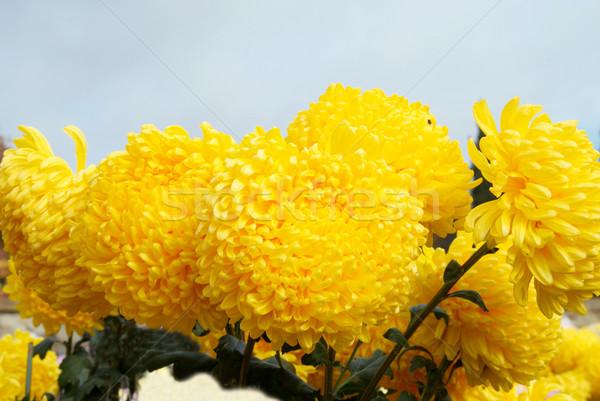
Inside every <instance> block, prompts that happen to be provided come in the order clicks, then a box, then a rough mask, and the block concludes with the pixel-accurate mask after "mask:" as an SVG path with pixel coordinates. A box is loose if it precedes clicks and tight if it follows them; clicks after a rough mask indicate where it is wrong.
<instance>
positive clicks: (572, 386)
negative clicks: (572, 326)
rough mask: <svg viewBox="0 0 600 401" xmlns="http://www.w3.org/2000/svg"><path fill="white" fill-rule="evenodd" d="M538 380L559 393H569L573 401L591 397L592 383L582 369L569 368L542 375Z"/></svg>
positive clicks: (585, 399)
mask: <svg viewBox="0 0 600 401" xmlns="http://www.w3.org/2000/svg"><path fill="white" fill-rule="evenodd" d="M561 347H562V345H561ZM538 381H539V382H543V383H546V384H548V385H553V386H555V387H556V388H557V389H558V390H559V391H560V392H561V393H564V394H568V395H570V396H571V397H573V399H574V400H575V401H588V400H590V399H592V398H591V397H592V384H591V383H590V381H589V380H588V377H587V375H586V374H585V372H584V371H582V370H579V369H578V370H570V371H567V372H564V373H560V374H556V375H554V374H553V375H550V376H546V377H542V378H541V379H538Z"/></svg>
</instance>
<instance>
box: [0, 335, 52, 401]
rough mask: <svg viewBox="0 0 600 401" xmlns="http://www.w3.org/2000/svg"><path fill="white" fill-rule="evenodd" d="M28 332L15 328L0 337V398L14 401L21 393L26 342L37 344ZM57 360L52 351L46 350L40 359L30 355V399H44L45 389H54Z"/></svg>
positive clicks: (25, 366)
mask: <svg viewBox="0 0 600 401" xmlns="http://www.w3.org/2000/svg"><path fill="white" fill-rule="evenodd" d="M40 341H42V340H41V339H34V338H33V337H31V336H30V335H29V333H26V332H22V331H19V330H17V331H16V333H15V335H14V337H13V336H11V335H9V334H7V335H5V336H4V337H2V338H0V401H14V400H15V398H16V399H19V400H20V399H22V398H23V397H24V396H25V376H26V373H27V352H28V347H29V343H33V344H34V345H36V344H38V343H39V342H40ZM59 374H60V370H59V369H58V362H57V360H56V354H55V353H54V352H53V351H48V352H47V353H46V357H45V358H44V359H40V357H39V356H38V355H36V356H34V357H33V364H32V369H31V399H34V398H35V399H38V400H45V399H46V397H45V396H44V394H45V393H51V394H54V393H56V390H57V389H58V375H59Z"/></svg>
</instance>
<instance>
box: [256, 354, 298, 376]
mask: <svg viewBox="0 0 600 401" xmlns="http://www.w3.org/2000/svg"><path fill="white" fill-rule="evenodd" d="M263 362H265V363H270V364H271V365H273V366H276V367H278V368H279V362H277V358H276V357H274V356H272V357H270V358H267V359H263ZM281 365H282V366H283V368H284V369H285V370H289V371H290V372H292V373H294V374H295V373H296V368H295V367H294V364H293V363H290V362H288V361H286V360H285V359H283V358H281ZM280 369H281V368H280Z"/></svg>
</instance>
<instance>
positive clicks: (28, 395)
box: [25, 343, 33, 400]
mask: <svg viewBox="0 0 600 401" xmlns="http://www.w3.org/2000/svg"><path fill="white" fill-rule="evenodd" d="M32 369H33V343H29V345H28V347H27V373H26V375H27V376H26V377H25V397H26V398H27V399H28V400H30V399H31V370H32Z"/></svg>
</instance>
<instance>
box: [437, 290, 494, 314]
mask: <svg viewBox="0 0 600 401" xmlns="http://www.w3.org/2000/svg"><path fill="white" fill-rule="evenodd" d="M453 297H456V298H463V299H466V300H467V301H470V302H473V303H474V304H475V305H477V306H479V307H480V308H481V309H483V311H484V312H489V310H488V308H486V307H485V302H483V298H481V295H479V293H478V292H476V291H473V290H459V291H454V292H452V293H450V294H448V295H446V296H445V297H444V299H448V298H453Z"/></svg>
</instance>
